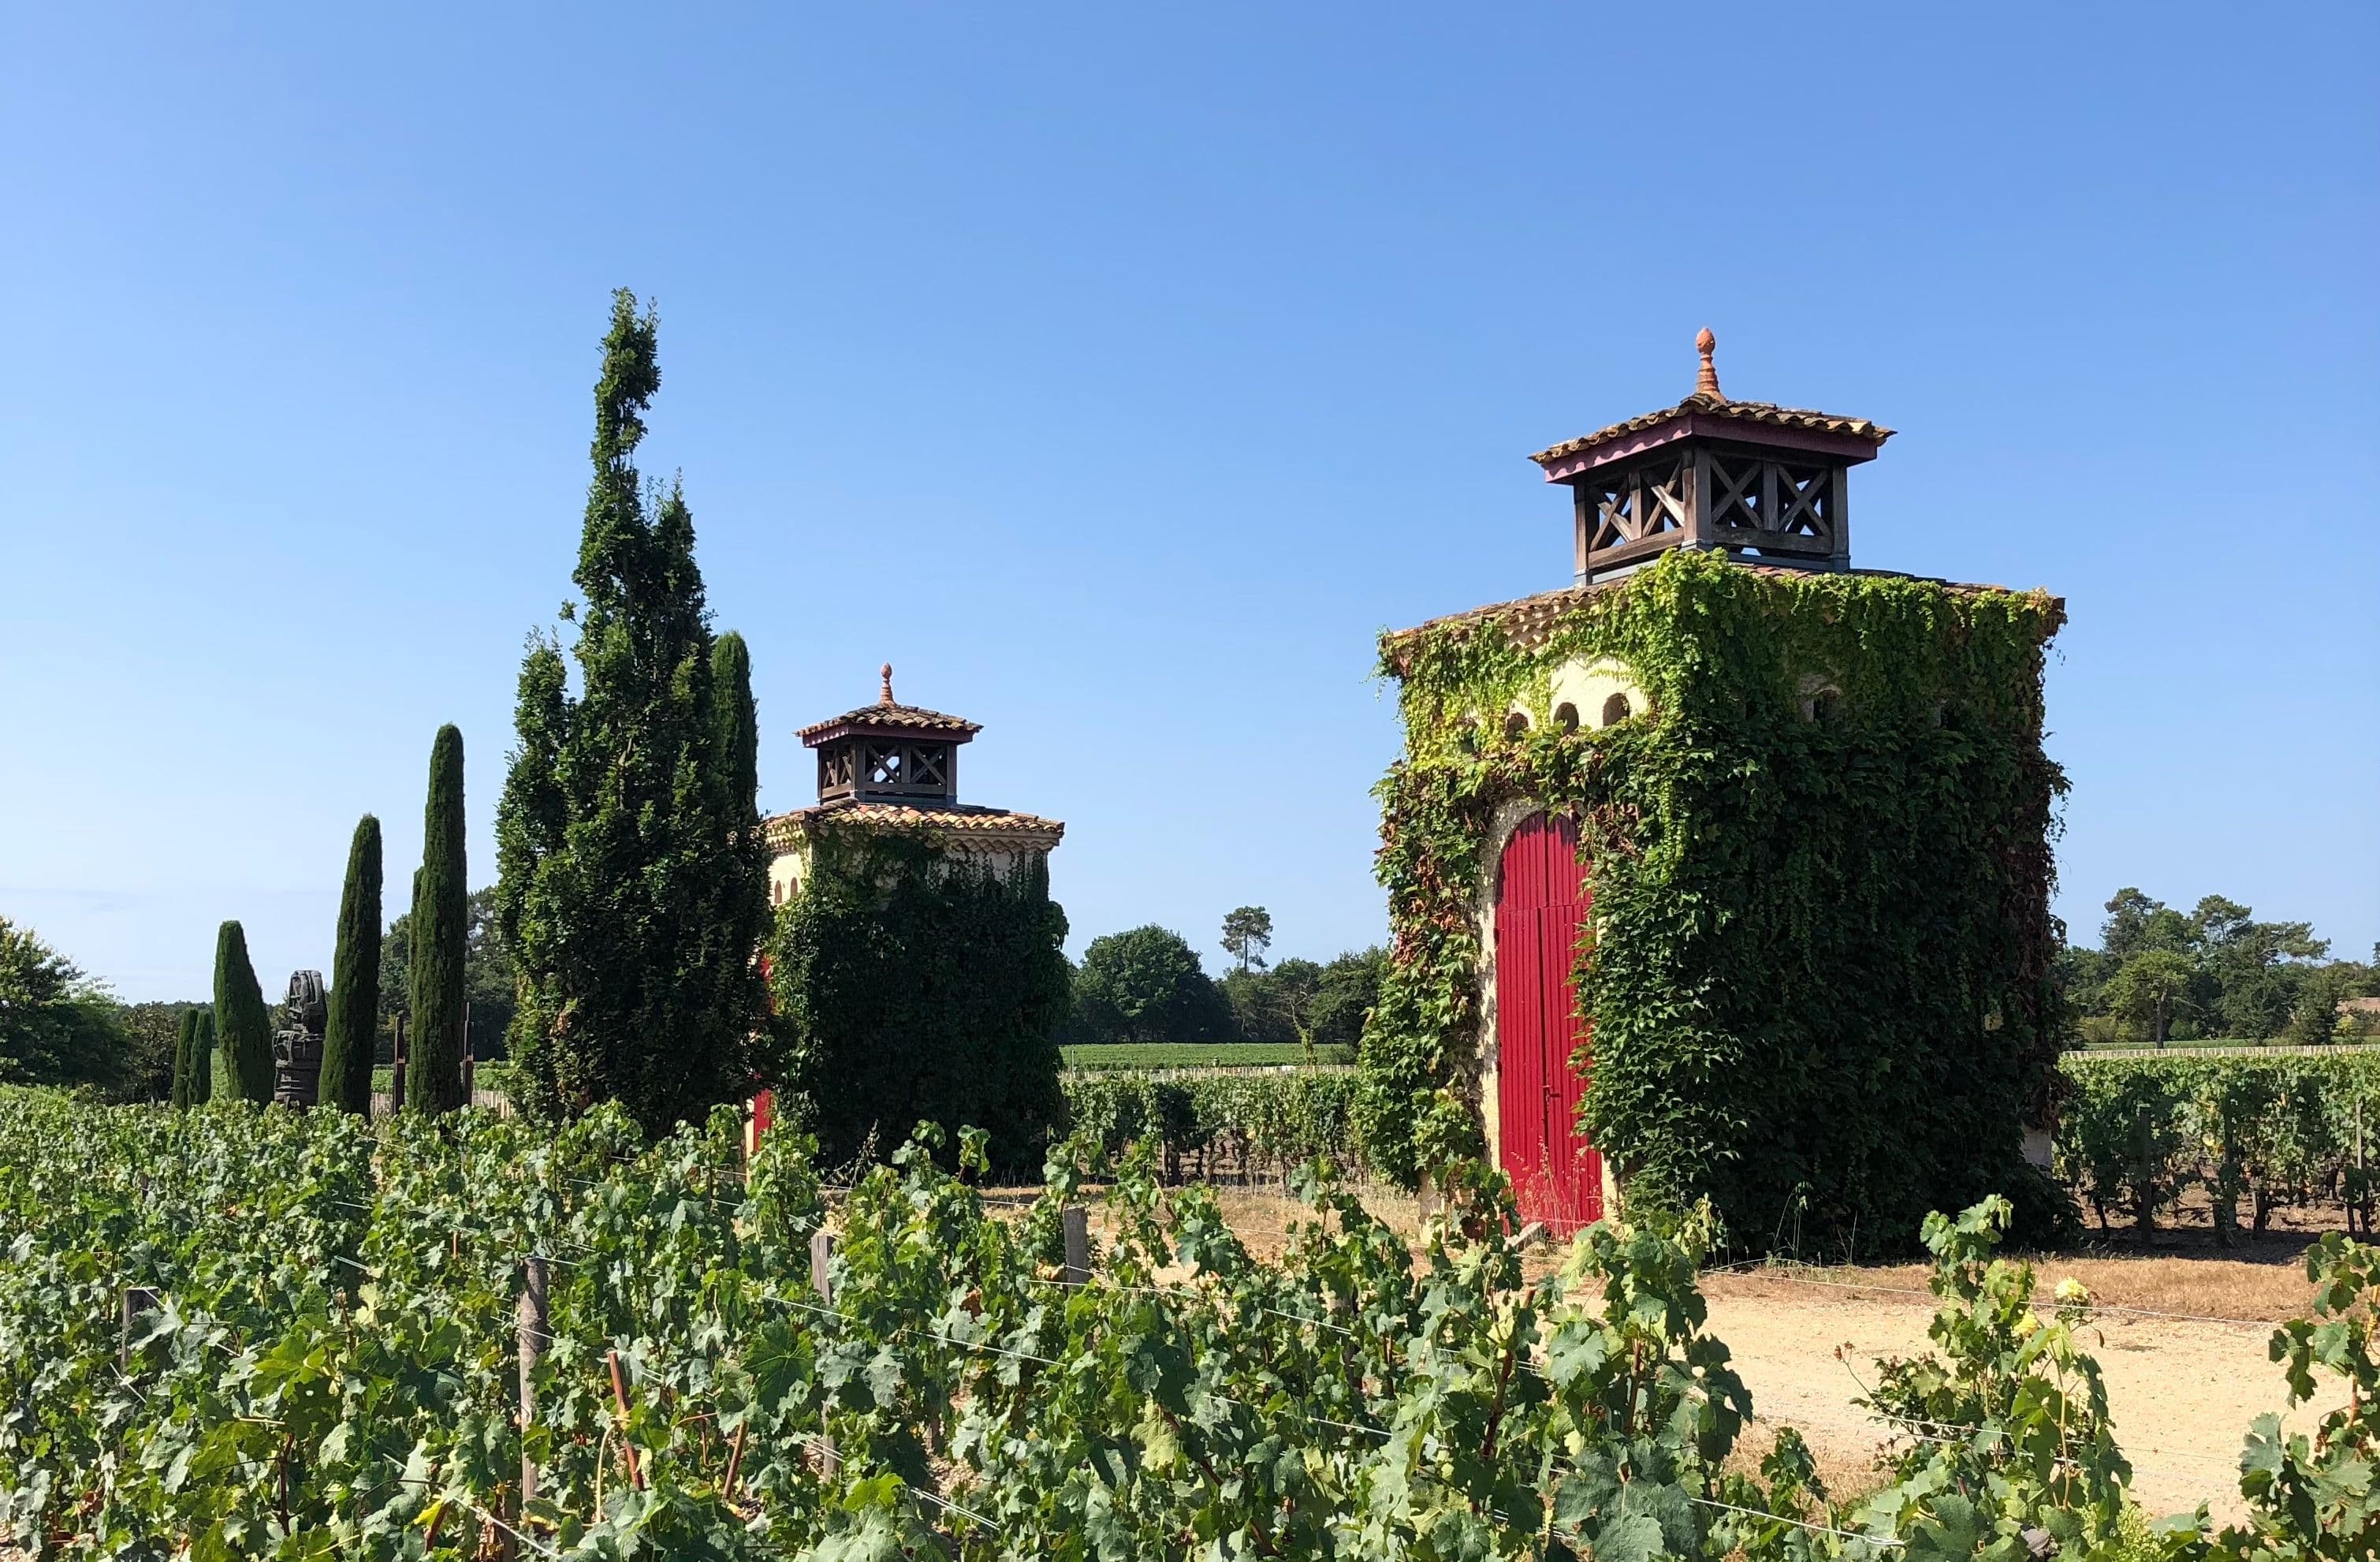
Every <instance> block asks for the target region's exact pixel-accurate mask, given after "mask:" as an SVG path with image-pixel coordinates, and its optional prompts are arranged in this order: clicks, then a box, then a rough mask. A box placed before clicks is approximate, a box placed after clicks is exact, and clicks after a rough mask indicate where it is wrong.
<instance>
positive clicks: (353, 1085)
mask: <svg viewBox="0 0 2380 1562" xmlns="http://www.w3.org/2000/svg"><path fill="white" fill-rule="evenodd" d="M379 1025H380V821H379V820H377V819H375V818H373V817H372V816H371V815H370V814H369V813H367V814H365V815H364V816H363V817H362V818H361V819H359V820H358V821H357V822H356V834H355V838H354V839H353V840H352V841H350V842H349V843H348V844H347V880H346V886H345V887H344V888H342V889H341V890H340V891H339V935H338V943H337V945H336V946H335V947H334V949H333V951H332V954H331V1019H330V1023H329V1024H328V1026H326V1027H325V1028H324V1030H323V1032H322V1092H321V1094H320V1096H319V1097H318V1099H319V1100H320V1101H321V1102H322V1104H323V1105H325V1106H334V1107H338V1108H340V1109H342V1110H345V1111H348V1112H356V1113H368V1112H370V1110H371V1076H372V1037H373V1035H374V1033H375V1032H376V1031H377V1030H378V1028H379Z"/></svg>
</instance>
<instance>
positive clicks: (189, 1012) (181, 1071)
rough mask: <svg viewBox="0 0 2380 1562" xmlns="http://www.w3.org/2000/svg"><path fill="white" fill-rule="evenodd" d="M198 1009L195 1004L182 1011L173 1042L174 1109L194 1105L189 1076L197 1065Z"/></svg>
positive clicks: (181, 1109) (183, 1108) (177, 1109)
mask: <svg viewBox="0 0 2380 1562" xmlns="http://www.w3.org/2000/svg"><path fill="white" fill-rule="evenodd" d="M198 1058H199V1011H198V1007H197V1006H196V1005H193V1006H191V1007H188V1008H186V1009H184V1010H183V1011H182V1025H181V1030H180V1031H178V1032H177V1034H176V1040H175V1043H174V1091H173V1095H172V1097H171V1099H172V1101H173V1103H174V1110H175V1111H176V1112H180V1111H184V1110H186V1109H187V1108H188V1107H190V1106H192V1105H195V1104H196V1103H194V1102H193V1101H192V1100H191V1099H190V1076H191V1073H192V1072H193V1071H194V1070H195V1069H196V1068H197V1067H198Z"/></svg>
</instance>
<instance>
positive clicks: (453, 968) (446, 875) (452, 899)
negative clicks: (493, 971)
mask: <svg viewBox="0 0 2380 1562" xmlns="http://www.w3.org/2000/svg"><path fill="white" fill-rule="evenodd" d="M464 871H465V863H464V855H463V735H462V733H460V732H459V731H457V730H455V727H454V726H442V727H440V728H439V729H438V740H437V741H436V742H435V743H433V744H431V749H430V798H429V801H428V802H427V804H426V805H425V806H424V807H423V810H422V819H421V873H420V874H419V876H418V877H417V878H415V880H414V881H413V929H412V940H413V942H412V947H411V949H410V950H409V951H408V952H409V953H410V955H411V956H412V959H411V961H410V962H409V963H410V969H409V970H407V972H406V976H407V982H406V985H407V987H408V988H409V989H410V1005H411V1008H412V1013H413V1045H412V1048H411V1051H410V1054H409V1058H410V1064H409V1067H408V1068H407V1070H406V1079H405V1095H406V1101H407V1104H410V1105H415V1106H419V1108H420V1109H421V1110H422V1111H424V1112H432V1113H435V1112H452V1111H454V1110H455V1108H456V1107H458V1106H461V1105H462V1104H463V993H464V986H463V958H464V954H465V946H466V945H467V944H468V940H469V938H470V926H471V909H470V892H469V891H468V889H466V888H465V887H464V882H463V881H464Z"/></svg>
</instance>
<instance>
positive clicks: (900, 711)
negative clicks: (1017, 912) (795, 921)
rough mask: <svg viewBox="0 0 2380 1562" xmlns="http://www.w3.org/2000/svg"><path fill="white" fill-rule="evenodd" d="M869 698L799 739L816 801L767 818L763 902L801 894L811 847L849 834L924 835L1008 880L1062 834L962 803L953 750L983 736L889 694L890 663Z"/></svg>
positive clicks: (1027, 818) (1022, 816)
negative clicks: (813, 759)
mask: <svg viewBox="0 0 2380 1562" xmlns="http://www.w3.org/2000/svg"><path fill="white" fill-rule="evenodd" d="M880 677H882V679H883V685H882V688H881V689H880V690H879V691H878V694H877V697H876V702H875V703H874V704H872V705H862V706H860V707H859V708H858V709H856V710H852V711H845V712H844V714H841V715H839V716H830V717H829V718H828V719H826V720H825V721H821V722H814V723H812V724H811V725H810V726H806V727H803V728H802V729H801V731H800V733H799V734H798V735H797V736H799V737H800V738H801V740H802V742H803V743H804V745H806V746H807V747H808V748H810V749H813V750H817V753H818V798H819V800H818V802H817V803H816V804H815V805H814V806H812V807H809V808H800V809H795V810H794V811H793V812H790V813H780V814H778V815H776V816H775V817H773V818H771V819H770V820H769V821H767V829H768V839H769V855H770V863H769V897H770V899H771V901H772V902H774V903H775V904H777V905H781V906H782V905H783V904H784V903H785V902H786V901H787V900H789V899H791V898H792V897H794V896H795V895H797V894H799V893H800V891H801V885H802V881H803V879H804V878H805V877H807V874H808V873H809V864H810V862H811V860H813V859H814V857H815V856H816V848H817V845H818V842H819V841H820V839H821V838H822V837H823V836H827V835H829V834H832V833H836V832H848V831H851V830H854V829H857V830H862V831H879V832H882V831H891V832H894V833H905V834H910V835H919V834H923V835H925V836H931V837H932V838H933V839H934V840H935V841H936V843H937V845H938V847H939V848H940V849H941V851H942V852H943V853H944V854H946V855H952V856H955V857H958V858H961V859H965V860H968V861H969V862H970V863H971V864H972V865H973V866H976V867H979V868H983V869H986V870H989V871H990V872H992V873H1000V874H1006V873H1009V872H1010V871H1012V870H1013V869H1015V868H1018V867H1020V866H1026V865H1029V864H1038V865H1040V866H1041V867H1042V868H1043V869H1044V870H1045V871H1046V868H1047V865H1048V860H1049V856H1050V852H1052V851H1054V850H1056V849H1057V847H1058V842H1059V841H1060V840H1061V839H1062V837H1063V836H1065V833H1066V826H1065V825H1063V824H1060V823H1059V822H1058V821H1056V820H1054V819H1040V818H1036V817H1035V816H1034V815H1032V814H1030V813H1016V812H1010V811H1009V810H1007V809H1000V808H984V807H981V806H979V805H976V804H971V803H963V802H961V801H959V749H960V747H961V746H962V745H964V744H965V743H968V742H970V741H972V740H973V739H974V738H975V735H976V734H977V733H978V732H981V731H982V730H983V727H982V726H980V725H978V724H977V723H975V722H971V721H968V720H966V719H965V717H963V716H952V715H944V714H942V713H941V712H940V711H929V710H926V709H924V708H923V707H921V706H917V705H904V704H902V703H901V702H899V701H897V700H895V699H893V697H892V663H890V662H887V663H885V664H884V665H883V667H882V668H880Z"/></svg>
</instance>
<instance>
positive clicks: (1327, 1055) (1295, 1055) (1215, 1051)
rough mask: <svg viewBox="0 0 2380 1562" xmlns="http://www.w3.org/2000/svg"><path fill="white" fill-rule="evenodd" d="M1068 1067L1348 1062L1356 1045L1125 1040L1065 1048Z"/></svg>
mask: <svg viewBox="0 0 2380 1562" xmlns="http://www.w3.org/2000/svg"><path fill="white" fill-rule="evenodd" d="M1062 1050H1063V1051H1064V1053H1065V1056H1066V1067H1067V1068H1073V1069H1077V1070H1094V1069H1103V1068H1275V1067H1278V1066H1280V1065H1281V1064H1284V1063H1291V1064H1296V1063H1305V1062H1309V1061H1311V1062H1315V1063H1327V1064H1334V1065H1345V1064H1350V1063H1353V1062H1354V1061H1355V1049H1354V1048H1353V1047H1344V1046H1325V1047H1316V1048H1315V1049H1314V1056H1312V1058H1311V1059H1309V1058H1308V1057H1307V1056H1306V1052H1305V1048H1304V1047H1302V1046H1299V1045H1298V1044H1296V1043H1293V1042H1280V1043H1275V1042H1219V1043H1196V1042H1189V1043H1173V1042H1148V1043H1135V1042H1121V1043H1112V1044H1099V1045H1091V1046H1072V1047H1066V1048H1063V1049H1062Z"/></svg>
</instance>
